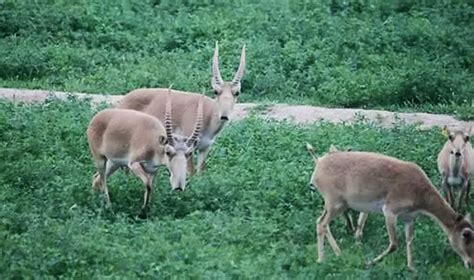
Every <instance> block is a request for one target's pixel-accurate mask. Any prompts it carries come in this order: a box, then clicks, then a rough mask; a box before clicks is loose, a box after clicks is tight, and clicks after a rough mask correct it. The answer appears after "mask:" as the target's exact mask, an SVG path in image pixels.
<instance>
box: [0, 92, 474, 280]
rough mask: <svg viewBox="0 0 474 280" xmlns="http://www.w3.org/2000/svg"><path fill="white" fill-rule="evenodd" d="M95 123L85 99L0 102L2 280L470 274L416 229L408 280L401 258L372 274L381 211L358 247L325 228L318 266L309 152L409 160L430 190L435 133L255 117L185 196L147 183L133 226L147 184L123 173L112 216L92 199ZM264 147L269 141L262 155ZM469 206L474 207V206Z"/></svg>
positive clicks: (428, 227)
mask: <svg viewBox="0 0 474 280" xmlns="http://www.w3.org/2000/svg"><path fill="white" fill-rule="evenodd" d="M93 114H94V112H93V111H91V109H90V108H89V107H88V106H87V105H85V104H84V103H79V102H75V101H74V100H72V101H71V102H70V103H59V102H55V101H53V102H49V103H47V104H44V105H34V106H26V105H15V104H11V103H4V102H0V130H1V131H2V133H1V134H0V145H1V149H0V156H1V158H2V160H1V161H0V170H2V172H0V251H1V252H2V253H1V254H0V278H2V279H10V278H21V277H23V278H30V277H37V278H38V277H39V278H46V277H64V278H105V277H121V278H138V277H148V278H219V279H229V278H232V279H234V278H272V279H286V278H311V279H313V278H318V279H320V278H324V279H361V278H377V279H388V278H392V279H393V278H407V277H408V278H411V277H414V278H421V279H426V278H436V279H468V278H469V277H470V276H471V275H472V274H470V272H469V271H468V270H465V269H464V268H463V266H462V262H461V259H460V258H459V257H458V256H457V255H456V254H455V253H454V252H453V250H452V249H451V248H450V246H449V244H448V242H447V238H446V237H445V236H444V234H443V233H442V231H441V230H440V228H439V227H438V226H437V225H436V224H435V223H434V222H432V221H430V220H429V219H426V218H420V219H418V220H417V222H416V226H415V231H416V237H415V240H414V248H415V249H414V257H415V265H416V267H417V269H418V272H417V273H411V272H409V271H408V270H406V268H405V263H406V261H405V252H404V249H403V248H404V246H403V242H404V239H403V238H402V236H403V234H402V232H403V230H402V227H400V228H399V230H398V232H399V236H400V239H401V242H402V243H401V244H400V249H399V250H398V251H397V252H395V253H394V254H392V255H390V256H389V257H387V258H386V259H385V260H384V261H383V262H382V263H380V264H378V265H375V266H373V267H370V268H366V267H365V266H364V262H365V261H366V260H368V259H370V258H373V257H375V256H376V255H377V254H378V253H380V252H381V251H382V250H383V249H385V247H386V246H387V244H388V237H387V234H386V231H385V229H384V226H383V225H384V222H383V219H382V217H381V215H379V216H377V215H373V216H371V218H370V219H369V221H368V225H367V227H366V230H365V234H366V235H365V238H364V240H363V244H362V245H360V246H358V245H355V242H354V239H353V237H351V236H350V235H349V234H348V233H347V232H346V230H345V223H344V221H343V219H337V220H336V221H334V222H333V225H332V229H333V233H334V235H335V236H336V237H337V240H338V242H339V243H340V246H341V248H342V250H343V254H342V256H341V257H340V258H336V257H334V255H333V254H332V253H331V251H330V249H329V248H327V252H328V253H327V255H328V259H327V262H325V263H324V264H316V237H315V228H314V224H315V220H316V218H317V216H318V215H319V214H320V212H321V210H322V199H321V197H320V196H319V195H318V194H312V193H311V192H310V191H309V190H308V188H307V185H308V182H309V178H310V174H311V172H312V169H313V163H312V160H311V158H310V156H309V155H308V154H307V152H306V150H305V148H304V143H305V142H310V143H312V144H313V145H314V146H315V147H316V149H317V152H318V153H324V151H327V150H328V147H329V145H330V144H337V145H339V146H340V147H348V146H351V147H352V148H353V149H354V150H369V151H378V152H383V153H385V154H388V155H392V156H396V157H399V158H402V159H406V160H410V161H415V162H416V163H418V164H420V165H421V166H422V168H423V169H424V170H426V172H427V174H428V175H429V177H430V178H431V179H432V180H433V182H435V183H437V182H439V176H438V174H437V171H436V164H435V160H436V152H437V151H438V150H439V149H440V148H441V146H442V144H443V142H444V140H445V139H444V137H443V136H442V135H441V133H440V132H439V131H438V130H432V131H423V132H421V131H418V130H417V129H416V128H414V127H411V126H404V125H402V124H400V125H398V126H397V127H395V128H393V129H390V130H387V129H381V128H379V127H377V126H374V125H372V124H370V123H364V122H360V123H357V124H355V125H350V126H349V125H332V124H328V123H320V124H317V125H313V126H309V127H300V126H294V125H291V124H289V123H284V122H282V123H279V122H267V121H263V120H259V119H255V118H251V119H247V120H245V121H241V122H236V123H232V124H231V125H230V126H228V127H226V128H225V130H224V131H223V133H222V135H221V136H220V137H219V139H218V141H217V143H216V145H215V146H214V147H213V150H212V152H211V154H210V156H209V162H208V167H209V169H208V170H206V171H205V172H204V173H202V174H201V175H198V176H194V177H192V178H190V181H189V184H188V189H187V190H186V191H185V192H183V193H174V192H171V190H170V186H169V182H168V180H167V178H166V177H167V171H165V170H164V169H162V170H161V171H160V178H159V180H156V182H155V192H154V195H153V198H152V202H151V212H150V218H149V219H147V220H140V219H136V218H135V216H136V215H137V214H138V213H139V209H140V205H141V200H142V198H143V191H144V190H143V186H142V184H141V182H140V181H139V180H138V179H136V178H134V177H133V176H130V177H127V176H125V175H124V174H123V173H120V172H118V173H117V174H116V175H114V176H113V177H111V179H110V180H109V181H108V182H109V190H110V192H111V198H112V203H113V210H114V213H111V212H110V211H107V210H105V209H104V207H103V199H102V197H101V196H100V195H98V194H94V193H92V192H91V179H92V178H91V176H92V174H93V165H92V162H91V159H90V155H89V151H88V147H87V143H86V138H85V128H86V127H87V124H88V122H89V120H90V118H91V116H92V115H93ZM262 143H265V145H263V144H262ZM471 210H472V209H471Z"/></svg>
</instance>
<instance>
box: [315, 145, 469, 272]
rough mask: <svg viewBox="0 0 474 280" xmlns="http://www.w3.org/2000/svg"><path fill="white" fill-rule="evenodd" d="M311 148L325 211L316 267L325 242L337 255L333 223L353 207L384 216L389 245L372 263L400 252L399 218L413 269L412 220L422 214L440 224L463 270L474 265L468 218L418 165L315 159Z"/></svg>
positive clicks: (361, 158)
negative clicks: (331, 226) (402, 224)
mask: <svg viewBox="0 0 474 280" xmlns="http://www.w3.org/2000/svg"><path fill="white" fill-rule="evenodd" d="M307 149H308V151H309V153H310V154H311V155H312V157H313V159H314V162H315V165H316V166H315V169H314V172H313V174H312V177H311V183H312V184H314V186H315V187H316V188H317V189H318V190H319V192H320V193H321V195H322V196H323V198H324V211H323V213H322V215H321V216H320V217H319V219H318V221H317V225H316V232H317V239H318V262H323V261H324V241H325V239H326V238H327V239H328V241H329V244H330V246H331V247H332V249H333V251H334V253H335V254H336V255H339V254H340V252H341V250H340V249H339V247H338V245H337V243H336V240H335V239H334V237H333V236H332V234H331V231H330V229H329V223H330V222H331V221H332V220H333V219H334V218H336V217H337V216H338V215H341V214H342V213H344V211H345V210H346V209H348V208H352V209H355V210H357V211H361V212H378V213H382V214H383V215H384V216H385V225H386V227H387V231H388V236H389V240H390V243H389V246H388V248H387V249H386V250H385V251H383V252H382V253H381V254H380V255H379V256H377V257H376V258H375V259H373V260H372V261H371V262H369V264H374V263H376V262H378V261H380V260H382V259H383V258H384V257H385V256H387V255H388V254H390V253H392V252H393V251H395V250H396V249H397V246H398V241H397V237H396V222H397V219H398V218H400V219H402V220H403V221H404V223H405V236H406V244H407V245H406V250H407V265H408V267H409V268H410V269H414V266H413V256H412V241H413V221H414V218H415V217H416V216H417V215H418V214H424V215H427V216H429V217H431V218H432V219H434V220H435V221H436V222H438V224H439V225H440V227H441V228H442V229H443V231H444V232H445V233H446V235H447V236H448V239H449V243H450V244H451V246H452V247H453V249H454V251H456V253H457V254H458V255H459V256H461V258H462V260H463V262H464V265H465V266H466V267H472V266H473V265H474V231H473V227H472V225H471V221H470V217H469V215H466V216H465V217H463V216H461V215H458V214H457V213H456V212H454V210H453V209H452V208H451V207H450V206H449V204H448V203H446V201H445V200H444V199H443V198H442V197H441V195H440V194H439V192H438V191H437V190H436V188H435V187H434V186H433V185H432V184H431V182H430V180H429V179H428V177H427V176H426V174H425V173H424V172H423V170H422V169H421V168H420V167H418V166H417V165H416V164H414V163H410V162H405V161H401V160H398V159H396V158H392V157H388V156H384V155H381V154H376V153H368V152H337V153H328V154H326V155H324V156H322V157H320V158H317V157H316V155H315V153H314V148H313V147H312V146H311V145H309V144H307Z"/></svg>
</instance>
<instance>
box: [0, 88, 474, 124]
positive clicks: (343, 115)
mask: <svg viewBox="0 0 474 280" xmlns="http://www.w3.org/2000/svg"><path fill="white" fill-rule="evenodd" d="M69 96H74V97H76V98H78V99H88V100H90V102H91V104H92V105H93V106H96V105H98V104H101V103H103V102H105V103H107V104H109V105H112V106H113V105H114V104H117V103H118V102H119V101H120V99H121V98H122V96H121V95H108V94H103V95H101V94H86V93H66V92H58V91H47V90H26V89H9V88H0V98H3V99H8V100H11V101H14V102H26V103H32V102H44V101H46V100H47V99H49V98H56V99H59V100H64V101H67V100H68V97H69ZM251 113H252V114H254V115H256V116H258V117H261V118H264V119H269V120H288V121H292V122H295V123H298V124H311V123H314V122H318V121H328V122H332V123H353V122H356V121H358V120H361V119H364V120H367V121H370V122H373V123H375V124H378V125H380V126H382V127H392V126H393V125H394V124H395V123H397V122H399V121H401V122H404V123H406V124H414V125H418V126H419V127H420V129H428V128H431V127H435V126H437V127H443V126H448V127H449V128H460V127H465V128H468V127H469V126H474V121H460V120H457V119H455V118H454V117H452V116H449V115H438V114H428V113H398V112H390V111H384V110H364V109H345V108H344V109H340V108H325V107H316V106H308V105H286V104H275V105H268V106H267V105H259V104H255V103H239V104H236V106H235V110H234V113H233V117H232V120H241V119H243V118H246V117H248V116H249V115H250V114H251Z"/></svg>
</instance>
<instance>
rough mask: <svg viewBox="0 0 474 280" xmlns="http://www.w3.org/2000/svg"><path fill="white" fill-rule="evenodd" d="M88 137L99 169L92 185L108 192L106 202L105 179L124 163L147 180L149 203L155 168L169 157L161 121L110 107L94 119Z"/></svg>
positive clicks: (145, 204) (138, 113)
mask: <svg viewBox="0 0 474 280" xmlns="http://www.w3.org/2000/svg"><path fill="white" fill-rule="evenodd" d="M87 139H88V141H89V147H90V150H91V153H92V157H93V161H94V164H95V166H96V168H97V171H98V173H96V174H95V175H94V181H93V187H94V188H101V189H102V190H103V191H104V192H105V195H106V199H107V204H108V205H110V197H109V195H108V189H107V185H106V179H107V177H108V176H110V175H112V174H113V173H114V171H115V170H117V168H119V167H122V166H125V167H128V168H130V169H131V170H132V171H133V172H134V173H135V174H136V175H137V176H138V177H140V178H141V179H142V180H143V181H144V183H145V187H146V192H145V201H144V204H143V207H146V206H147V204H148V200H149V194H148V192H151V183H152V178H153V175H154V174H153V170H154V169H155V168H156V167H157V166H158V165H160V164H162V163H163V161H164V158H165V157H166V155H165V152H164V151H165V143H166V132H165V129H164V127H163V125H162V124H161V122H160V121H158V120H157V119H156V118H154V117H152V116H150V115H147V114H144V113H141V112H138V111H133V110H119V109H107V110H103V111H101V112H99V113H98V114H96V115H95V116H94V118H93V119H92V120H91V122H90V124H89V127H88V129H87ZM166 161H167V160H166V159H165V162H166Z"/></svg>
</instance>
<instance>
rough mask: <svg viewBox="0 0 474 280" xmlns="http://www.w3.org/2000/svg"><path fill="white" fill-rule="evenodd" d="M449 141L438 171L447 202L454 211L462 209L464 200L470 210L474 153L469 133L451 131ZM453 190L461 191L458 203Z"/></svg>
mask: <svg viewBox="0 0 474 280" xmlns="http://www.w3.org/2000/svg"><path fill="white" fill-rule="evenodd" d="M444 129H445V130H446V132H447V133H448V140H447V141H446V143H445V144H444V146H443V148H442V149H441V151H440V152H439V154H438V170H439V172H440V173H441V177H442V183H441V184H442V185H443V188H444V191H445V197H446V201H448V203H449V204H450V205H451V206H452V207H453V208H454V209H459V210H460V209H462V202H463V200H464V202H465V204H466V207H467V209H469V192H470V187H471V178H470V177H471V176H473V175H474V151H473V150H472V146H471V143H470V142H469V138H470V133H471V129H472V128H471V129H469V132H464V131H460V130H458V131H449V130H448V129H447V128H446V127H445V128H444ZM453 188H457V189H460V193H459V197H458V203H457V205H456V200H455V198H454V195H453Z"/></svg>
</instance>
